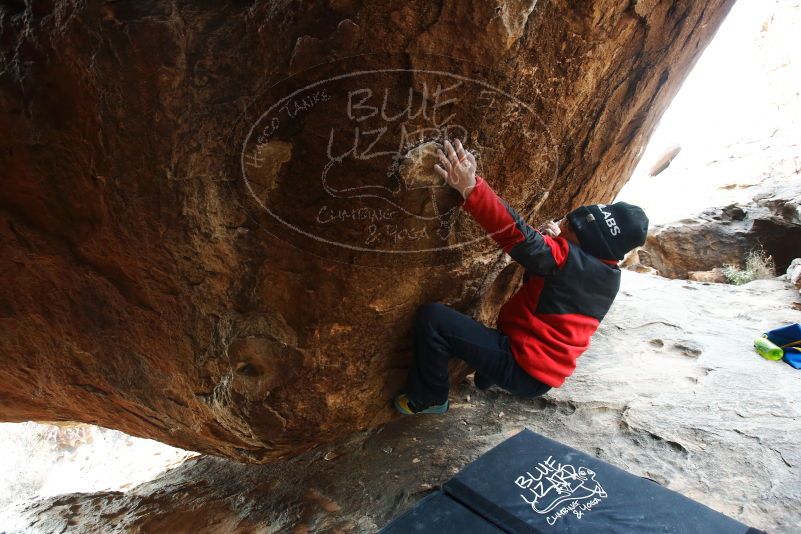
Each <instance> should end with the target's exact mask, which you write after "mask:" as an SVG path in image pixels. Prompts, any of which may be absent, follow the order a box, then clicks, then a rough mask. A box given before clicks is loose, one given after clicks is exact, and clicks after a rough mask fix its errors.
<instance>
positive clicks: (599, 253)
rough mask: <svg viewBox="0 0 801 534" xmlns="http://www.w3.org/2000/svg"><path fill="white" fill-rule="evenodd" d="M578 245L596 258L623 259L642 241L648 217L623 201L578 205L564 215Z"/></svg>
mask: <svg viewBox="0 0 801 534" xmlns="http://www.w3.org/2000/svg"><path fill="white" fill-rule="evenodd" d="M567 219H568V221H570V227H571V228H572V229H573V231H574V232H576V235H577V236H578V238H579V242H580V243H581V248H582V249H584V250H585V251H586V252H589V253H590V254H592V255H593V256H595V257H597V258H603V259H607V260H611V259H617V260H622V259H623V257H624V256H625V255H626V253H627V252H629V251H630V250H632V249H635V248H637V247H639V246H641V245H643V244H644V243H645V236H646V235H647V234H648V217H646V216H645V212H643V210H642V208H640V207H639V206H634V205H632V204H628V203H626V202H615V203H614V204H609V205H606V204H593V205H589V206H581V207H580V208H577V209H575V210H573V211H571V212H570V213H568V214H567Z"/></svg>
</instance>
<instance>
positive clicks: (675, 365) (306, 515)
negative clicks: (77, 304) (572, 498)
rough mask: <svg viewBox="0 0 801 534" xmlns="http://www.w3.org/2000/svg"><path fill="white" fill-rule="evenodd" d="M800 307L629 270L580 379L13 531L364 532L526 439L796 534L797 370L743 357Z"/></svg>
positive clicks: (186, 473)
mask: <svg viewBox="0 0 801 534" xmlns="http://www.w3.org/2000/svg"><path fill="white" fill-rule="evenodd" d="M797 300H798V296H797V293H796V291H795V290H794V289H793V288H792V286H790V285H789V284H787V283H786V282H782V281H778V280H760V281H756V282H752V283H750V284H746V285H744V286H729V285H721V284H703V283H697V282H686V281H682V280H668V279H665V278H661V277H656V276H652V275H647V274H638V273H633V272H629V271H625V272H624V273H623V283H622V287H621V293H620V295H619V296H618V299H617V300H616V302H615V304H614V305H613V307H612V309H611V311H610V314H609V315H608V316H607V318H606V319H605V320H604V322H603V323H602V324H601V328H600V330H599V332H598V334H597V335H596V336H595V337H594V338H593V344H592V346H591V348H590V349H589V350H588V351H587V352H586V353H585V354H584V355H583V356H582V357H581V359H580V360H579V366H578V368H577V370H576V373H575V374H574V375H573V376H572V377H571V378H570V379H569V380H568V381H567V382H566V383H565V385H564V386H563V387H562V388H560V389H557V390H551V392H549V393H548V394H547V395H546V396H545V397H543V398H539V399H530V400H526V399H519V398H514V397H510V396H508V395H507V394H505V393H504V392H503V391H501V390H499V389H497V388H493V389H491V390H489V391H487V392H481V391H478V390H476V389H475V388H474V387H472V386H471V385H469V383H468V381H465V382H463V383H461V384H460V385H459V387H458V388H455V389H454V390H453V391H452V394H451V402H452V405H451V406H452V407H451V410H450V411H449V412H448V413H447V414H445V415H443V416H441V417H439V416H434V417H414V418H403V419H401V420H397V421H393V422H391V423H388V424H387V425H385V426H383V427H381V428H380V429H379V430H378V431H367V432H361V433H357V434H355V435H353V436H351V437H350V438H349V439H348V440H346V441H344V442H341V443H339V444H337V445H335V446H331V445H329V446H322V447H319V448H317V449H315V450H313V451H310V452H308V453H306V454H304V455H302V456H299V457H297V458H293V459H291V460H288V461H286V462H281V463H276V464H271V465H264V466H254V465H246V464H239V463H235V462H232V461H230V460H225V459H219V458H214V457H203V458H199V459H197V460H192V461H189V462H187V463H185V464H184V465H183V466H181V467H179V468H177V469H174V470H172V471H169V472H167V473H165V474H164V475H163V476H161V477H160V478H158V479H156V480H153V481H152V482H148V483H146V484H143V485H141V486H139V487H137V488H134V489H133V490H131V491H129V492H127V493H125V494H123V493H118V492H102V493H95V494H83V495H81V494H75V495H64V496H59V497H54V498H49V499H47V500H43V501H40V502H38V503H36V504H35V505H33V506H31V507H29V508H28V510H27V511H26V512H24V513H21V514H19V515H18V516H17V517H18V525H19V528H18V529H15V528H9V530H10V531H11V532H16V531H17V530H25V529H26V528H28V529H30V530H31V531H37V532H64V531H66V532H131V531H142V532H188V531H192V532H220V531H225V532H240V533H241V532H307V531H311V532H375V530H376V528H377V527H380V526H382V525H384V524H385V523H386V522H387V521H388V520H390V519H391V518H392V517H395V516H396V515H398V514H399V513H401V512H402V511H403V510H405V509H407V508H409V507H410V506H412V505H413V504H414V503H415V502H416V501H417V500H419V499H420V498H421V497H422V496H424V495H425V494H426V493H428V492H430V491H432V490H433V489H434V488H436V487H437V486H438V485H439V484H442V483H443V482H444V481H446V480H447V479H448V478H450V477H451V476H452V475H453V473H454V472H456V471H458V470H459V469H460V468H461V467H462V466H464V465H465V464H466V463H468V462H470V461H471V460H473V459H474V458H476V457H477V456H478V455H480V454H481V453H483V452H485V451H486V450H487V449H489V448H490V447H492V446H493V445H495V444H497V443H499V442H500V441H502V440H503V439H505V438H506V437H507V436H509V435H511V434H513V433H514V432H517V431H518V430H519V429H520V428H522V427H528V428H531V429H532V430H534V431H537V432H541V433H543V434H545V435H546V436H549V437H552V438H554V439H557V440H560V441H562V442H564V443H566V444H568V445H571V446H573V447H576V448H578V449H581V450H584V451H587V452H588V453H590V454H593V455H595V456H597V457H599V458H601V459H603V460H605V461H608V462H611V463H612V464H614V465H617V466H619V467H622V468H624V469H627V470H629V471H631V472H633V473H635V474H637V475H642V476H647V477H650V478H652V479H654V480H656V481H658V482H659V483H660V484H663V485H665V486H667V487H669V488H671V489H674V490H676V491H679V492H681V493H683V494H685V495H687V496H689V497H692V498H694V499H697V500H698V501H700V502H702V503H704V504H706V505H708V506H711V507H712V508H714V509H716V510H719V511H721V512H724V513H726V514H730V515H731V516H733V517H735V518H737V519H739V520H741V521H744V522H746V523H749V524H751V525H753V526H756V527H759V528H762V529H766V530H768V531H769V532H772V533H782V532H787V533H791V532H797V531H798V530H797V528H798V525H799V524H801V505H799V503H801V444H799V440H798V436H799V435H800V434H801V400H800V397H799V395H798V391H799V388H801V371H796V370H794V369H792V368H791V367H790V366H789V365H787V364H785V363H783V362H780V361H779V362H771V361H767V360H763V359H762V358H760V357H759V356H758V355H757V354H756V353H755V352H754V351H753V348H752V340H753V338H754V337H755V336H757V335H759V333H761V332H762V331H764V330H766V329H768V328H772V327H775V326H776V325H779V324H784V323H789V322H801V311H798V310H794V309H793V308H792V307H791V304H792V303H793V302H794V301H797ZM654 303H659V306H654ZM5 524H9V525H12V523H10V522H9V521H8V520H6V521H5ZM63 529H66V530H63Z"/></svg>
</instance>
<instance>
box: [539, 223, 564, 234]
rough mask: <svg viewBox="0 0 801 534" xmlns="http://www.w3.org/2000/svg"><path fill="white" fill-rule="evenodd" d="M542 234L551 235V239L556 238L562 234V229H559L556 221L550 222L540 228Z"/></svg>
mask: <svg viewBox="0 0 801 534" xmlns="http://www.w3.org/2000/svg"><path fill="white" fill-rule="evenodd" d="M539 230H540V233H542V234H545V235H549V236H551V237H556V236H558V235H559V234H561V233H562V229H561V228H559V225H558V224H557V223H556V222H554V221H548V222H546V223H545V224H543V225H542V226H540V228H539Z"/></svg>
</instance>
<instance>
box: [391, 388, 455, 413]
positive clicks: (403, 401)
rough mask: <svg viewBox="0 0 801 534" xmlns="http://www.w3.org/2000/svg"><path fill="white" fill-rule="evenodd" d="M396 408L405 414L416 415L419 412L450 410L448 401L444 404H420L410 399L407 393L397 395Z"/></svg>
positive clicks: (443, 411)
mask: <svg viewBox="0 0 801 534" xmlns="http://www.w3.org/2000/svg"><path fill="white" fill-rule="evenodd" d="M394 404H395V409H396V410H398V411H399V412H400V413H402V414H404V415H415V414H418V413H445V412H447V411H448V401H447V400H446V401H445V402H444V403H442V404H423V405H420V406H418V405H417V404H415V403H413V402H412V401H410V400H409V397H407V396H406V393H401V394H400V395H397V396H396V397H395V401H394Z"/></svg>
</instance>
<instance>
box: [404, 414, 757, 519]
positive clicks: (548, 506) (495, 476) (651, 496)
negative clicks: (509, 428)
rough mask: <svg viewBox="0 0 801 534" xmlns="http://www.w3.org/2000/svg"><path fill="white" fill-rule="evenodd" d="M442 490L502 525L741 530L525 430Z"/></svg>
mask: <svg viewBox="0 0 801 534" xmlns="http://www.w3.org/2000/svg"><path fill="white" fill-rule="evenodd" d="M443 490H444V492H445V493H446V494H447V495H448V496H450V497H451V498H453V499H454V500H456V501H458V502H460V503H462V504H463V505H464V506H465V507H467V508H470V509H471V510H473V511H474V512H475V513H477V514H478V515H480V516H482V517H483V518H484V519H485V520H486V521H488V522H490V523H493V524H495V525H497V526H498V527H500V528H501V529H503V530H504V531H506V532H510V533H538V532H543V533H550V532H560V533H568V532H570V533H573V532H582V533H589V532H593V533H595V532H619V533H623V532H626V533H628V532H631V533H635V532H636V533H641V532H664V533H677V534H678V533H681V534H690V533H699V534H700V533H703V534H708V533H711V532H714V533H716V534H728V533H731V534H744V533H746V532H749V528H748V527H747V526H746V525H744V524H742V523H740V522H738V521H735V520H733V519H731V518H729V517H727V516H725V515H723V514H721V513H719V512H716V511H715V510H712V509H711V508H708V507H707V506H704V505H702V504H700V503H698V502H695V501H693V500H692V499H688V498H687V497H684V496H683V495H680V494H679V493H676V492H674V491H671V490H669V489H667V488H664V487H662V486H660V485H659V484H657V483H656V482H653V481H651V480H648V479H645V478H641V477H638V476H635V475H632V474H631V473H627V472H626V471H623V470H622V469H619V468H617V467H615V466H613V465H610V464H607V463H606V462H603V461H601V460H598V459H597V458H594V457H592V456H589V455H587V454H584V453H582V452H579V451H577V450H575V449H572V448H570V447H568V446H566V445H563V444H561V443H558V442H556V441H553V440H551V439H548V438H546V437H543V436H540V435H539V434H535V433H534V432H531V431H530V430H523V431H521V432H520V433H519V434H517V435H515V436H514V437H512V438H509V439H508V440H506V441H504V442H503V443H501V444H500V445H498V446H496V447H495V448H493V449H492V450H490V451H489V452H487V453H486V454H484V455H483V456H481V457H480V458H479V459H477V460H476V461H474V462H473V463H471V464H470V465H468V466H467V467H466V468H465V469H464V470H462V471H461V472H460V473H459V474H457V475H456V476H454V477H453V478H452V479H451V480H449V481H448V482H447V483H446V484H445V485H444V486H443ZM419 532H423V531H419ZM431 532H436V530H431ZM465 532H470V530H469V529H468V530H466V531H465ZM750 532H758V531H756V530H755V529H750Z"/></svg>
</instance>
